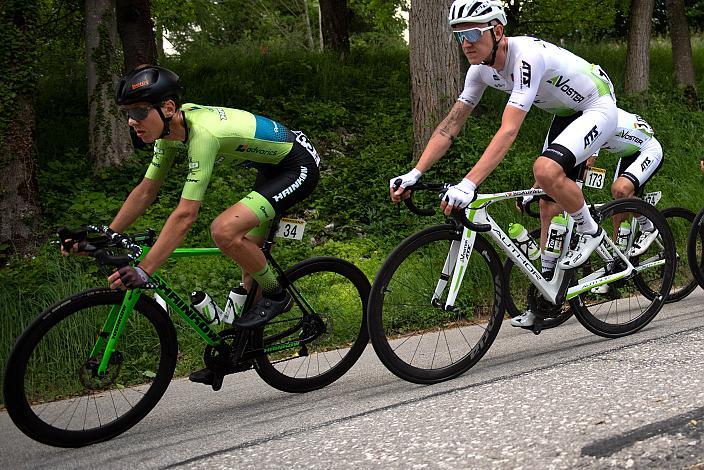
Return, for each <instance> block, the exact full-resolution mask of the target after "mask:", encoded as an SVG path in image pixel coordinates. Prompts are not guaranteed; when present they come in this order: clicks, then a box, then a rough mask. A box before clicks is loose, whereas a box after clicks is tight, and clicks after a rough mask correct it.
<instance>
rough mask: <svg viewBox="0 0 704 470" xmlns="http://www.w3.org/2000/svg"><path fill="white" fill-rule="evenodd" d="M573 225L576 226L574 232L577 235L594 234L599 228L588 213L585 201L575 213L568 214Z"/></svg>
mask: <svg viewBox="0 0 704 470" xmlns="http://www.w3.org/2000/svg"><path fill="white" fill-rule="evenodd" d="M570 215H571V216H572V218H573V219H574V221H575V223H576V224H577V227H576V230H577V232H579V233H588V234H595V233H596V232H597V231H598V230H599V226H598V225H597V224H596V222H595V221H594V219H593V218H592V215H591V214H590V213H589V207H587V203H586V201H585V202H584V204H583V205H582V208H581V209H579V210H578V211H577V212H572V213H570Z"/></svg>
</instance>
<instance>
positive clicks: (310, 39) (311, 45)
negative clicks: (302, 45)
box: [301, 0, 315, 51]
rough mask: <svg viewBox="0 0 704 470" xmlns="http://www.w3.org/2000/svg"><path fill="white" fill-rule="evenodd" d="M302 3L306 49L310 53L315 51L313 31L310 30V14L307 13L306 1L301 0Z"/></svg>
mask: <svg viewBox="0 0 704 470" xmlns="http://www.w3.org/2000/svg"><path fill="white" fill-rule="evenodd" d="M301 1H302V2H303V15H304V16H305V20H306V39H307V40H308V48H309V49H310V50H311V51H314V50H315V43H314V42H313V31H312V30H311V28H310V14H309V13H308V0H301Z"/></svg>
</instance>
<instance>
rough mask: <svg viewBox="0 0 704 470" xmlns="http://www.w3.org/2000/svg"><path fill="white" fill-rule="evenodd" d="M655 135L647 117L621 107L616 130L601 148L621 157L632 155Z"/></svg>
mask: <svg viewBox="0 0 704 470" xmlns="http://www.w3.org/2000/svg"><path fill="white" fill-rule="evenodd" d="M653 135H654V132H653V128H652V127H650V124H648V123H647V122H646V121H645V119H643V118H642V117H640V116H638V115H637V114H632V113H629V112H627V111H624V110H623V109H621V108H619V110H618V124H617V126H616V132H615V133H614V135H613V136H612V137H610V138H609V139H608V140H607V141H606V143H604V144H603V145H602V146H601V148H602V149H604V150H606V151H607V152H609V153H613V154H615V155H617V156H618V157H620V158H623V157H630V156H631V155H634V154H636V153H638V152H640V151H641V150H642V149H643V148H644V147H645V146H646V144H647V143H648V141H649V140H650V139H652V138H653Z"/></svg>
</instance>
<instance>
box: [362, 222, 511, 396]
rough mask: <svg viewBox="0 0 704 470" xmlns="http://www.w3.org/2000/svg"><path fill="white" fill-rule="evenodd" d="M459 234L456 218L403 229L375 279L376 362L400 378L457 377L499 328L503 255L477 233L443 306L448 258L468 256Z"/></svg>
mask: <svg viewBox="0 0 704 470" xmlns="http://www.w3.org/2000/svg"><path fill="white" fill-rule="evenodd" d="M461 236H462V230H461V229H460V228H458V227H456V226H454V225H438V226H434V227H430V228H427V229H425V230H422V231H420V232H418V233H416V234H415V235H412V236H410V237H408V238H407V239H405V240H404V241H403V242H401V244H400V245H399V246H398V247H397V248H396V249H395V250H394V251H393V252H392V253H391V254H390V255H389V257H388V258H387V259H386V261H385V262H384V264H383V266H382V267H381V269H380V270H379V273H378V274H377V276H376V279H375V280H374V284H373V285H372V292H371V295H370V297H369V312H368V315H369V335H370V338H371V340H372V345H373V346H374V350H375V351H376V353H377V355H378V356H379V359H380V360H381V362H382V363H383V364H384V365H385V366H386V367H387V368H388V369H389V370H390V371H391V372H393V373H394V374H396V375H397V376H398V377H400V378H402V379H405V380H408V381H410V382H415V383H421V384H431V383H437V382H441V381H443V380H448V379H451V378H454V377H457V376H458V375H460V374H462V373H464V372H466V371H467V370H469V369H470V368H471V367H472V366H473V365H474V364H476V363H477V361H479V359H481V357H482V356H483V355H484V354H485V353H486V352H487V351H488V350H489V347H490V346H491V344H492V342H493V341H494V338H496V334H497V333H498V332H499V328H501V322H502V320H503V301H502V298H501V292H502V279H503V272H502V269H501V262H500V260H499V257H498V255H497V254H496V252H495V251H494V249H493V248H492V246H491V245H490V244H489V243H488V242H487V241H486V240H485V239H484V238H483V237H481V236H480V235H477V236H476V238H475V240H474V249H473V250H472V252H471V255H470V256H469V262H468V263H469V264H468V265H467V268H466V270H465V271H464V272H463V273H462V278H463V282H462V285H461V287H459V290H458V292H457V298H456V300H455V302H454V305H452V306H451V307H449V308H446V306H445V304H446V303H447V302H446V301H447V297H448V294H449V291H450V288H451V283H450V282H449V281H450V279H451V278H452V275H451V272H450V271H451V270H452V269H453V267H454V262H453V260H452V259H451V258H454V257H455V256H467V252H466V251H465V252H464V253H459V249H460V246H459V243H460V240H461ZM451 250H452V253H453V255H450V254H449V253H450V252H451ZM448 259H449V261H448V262H446V260H448ZM450 266H451V267H450Z"/></svg>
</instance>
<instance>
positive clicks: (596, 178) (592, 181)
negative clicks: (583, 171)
mask: <svg viewBox="0 0 704 470" xmlns="http://www.w3.org/2000/svg"><path fill="white" fill-rule="evenodd" d="M605 179H606V170H604V169H603V168H596V167H591V168H589V169H588V170H587V176H586V177H585V178H584V186H586V187H588V188H596V189H601V188H603V187H604V180H605Z"/></svg>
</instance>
